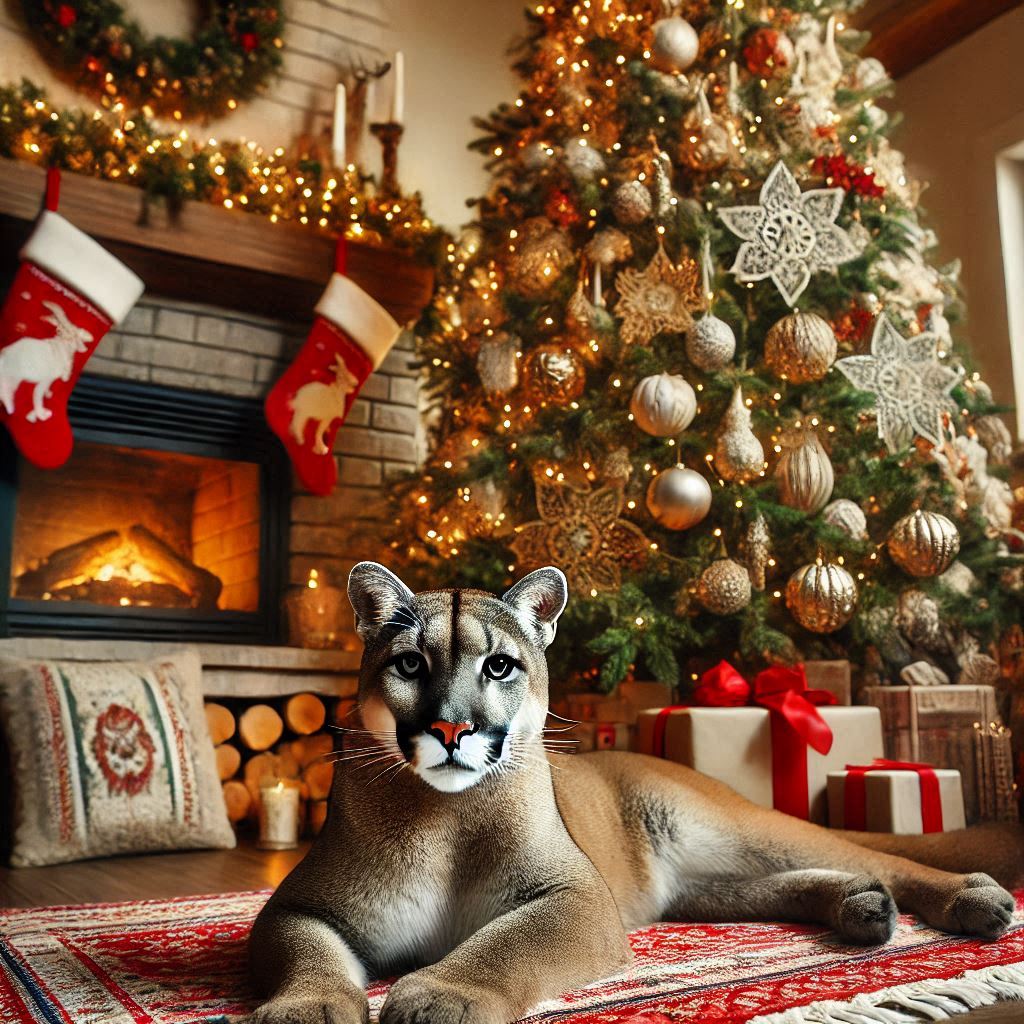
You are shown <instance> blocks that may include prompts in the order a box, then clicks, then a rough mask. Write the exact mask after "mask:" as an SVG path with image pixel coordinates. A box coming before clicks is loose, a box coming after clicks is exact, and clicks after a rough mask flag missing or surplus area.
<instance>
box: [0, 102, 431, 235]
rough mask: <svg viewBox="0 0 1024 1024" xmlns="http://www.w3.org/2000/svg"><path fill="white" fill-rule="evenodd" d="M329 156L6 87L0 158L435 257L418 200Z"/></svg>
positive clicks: (1, 104) (0, 125)
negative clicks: (171, 126)
mask: <svg viewBox="0 0 1024 1024" xmlns="http://www.w3.org/2000/svg"><path fill="white" fill-rule="evenodd" d="M326 148H329V147H317V146H315V145H314V146H312V147H310V151H308V152H302V151H300V152H298V153H295V152H286V151H285V150H284V149H283V148H277V149H274V150H272V151H268V150H264V149H263V148H262V147H260V146H258V145H256V143H254V142H241V141H226V140H218V139H213V138H209V137H205V136H199V137H196V136H194V135H193V134H191V133H190V132H189V130H188V129H187V128H181V129H179V130H177V131H170V132H168V131H162V130H160V129H159V128H158V127H156V126H155V125H154V124H153V123H152V122H151V121H150V120H149V119H147V118H146V117H144V116H143V115H141V114H129V112H128V111H126V110H125V109H124V107H123V106H121V105H120V104H118V105H116V106H115V108H114V109H113V110H111V111H109V112H102V111H98V110H97V111H94V112H93V113H91V114H90V113H86V112H85V111H82V110H78V109H61V108H57V107H54V106H52V105H51V104H50V103H49V101H48V100H47V98H46V94H45V92H44V91H43V90H41V89H39V88H38V87H36V86H34V85H32V84H31V83H30V82H22V84H21V85H20V86H6V87H0V156H4V157H11V158H14V159H20V160H28V161H31V162H32V163H36V164H39V165H41V166H48V165H54V166H57V167H61V168H64V169H67V170H70V171H75V172H77V173H80V174H87V175H90V176H92V177H97V178H105V179H107V180H110V181H119V182H126V183H130V184H133V185H136V186H138V187H139V188H141V189H143V190H145V192H146V193H147V194H148V195H150V196H152V197H153V198H154V199H159V200H163V201H165V202H167V203H169V204H170V205H172V206H174V205H176V204H180V203H183V202H185V201H186V200H196V201H199V202H207V203H212V204H215V205H220V206H223V207H225V208H226V209H237V210H244V211H247V212H249V213H254V214H258V215H261V216H264V217H266V218H267V219H268V220H269V221H270V222H272V223H276V222H278V221H292V222H295V223H298V224H302V225H308V226H309V227H310V228H311V229H313V230H318V231H322V232H325V233H329V234H332V235H336V234H338V233H339V232H344V233H345V234H346V235H347V236H348V237H350V238H357V239H359V240H360V241H365V242H367V243H369V244H387V245H391V246H395V247H398V248H402V249H406V250H409V251H412V252H414V253H417V254H419V255H433V253H434V252H435V250H436V249H437V247H438V244H439V239H440V237H441V234H440V232H439V230H438V228H437V227H436V226H435V225H434V224H433V223H432V222H431V221H430V219H429V218H428V217H427V216H426V215H425V214H424V212H423V207H422V203H421V200H420V197H419V195H418V194H413V195H410V196H404V195H403V196H397V197H395V196H383V195H379V194H377V192H376V191H375V188H374V184H373V180H372V179H371V178H369V177H367V176H366V175H364V174H362V173H361V172H360V171H359V169H358V168H357V167H356V166H355V165H353V164H349V165H348V166H346V167H344V168H335V167H333V166H331V163H330V161H329V160H328V159H326V158H325V156H324V154H323V153H322V152H321V150H323V149H326Z"/></svg>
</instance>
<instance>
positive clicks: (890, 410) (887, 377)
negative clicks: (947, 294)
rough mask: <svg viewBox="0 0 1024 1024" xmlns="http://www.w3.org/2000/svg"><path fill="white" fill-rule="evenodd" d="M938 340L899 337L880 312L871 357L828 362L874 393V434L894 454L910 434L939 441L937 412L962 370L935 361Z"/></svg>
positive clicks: (948, 403)
mask: <svg viewBox="0 0 1024 1024" xmlns="http://www.w3.org/2000/svg"><path fill="white" fill-rule="evenodd" d="M938 345H939V339H938V337H937V336H936V335H934V334H930V333H928V332H923V333H921V334H917V335H914V336H913V337H911V338H904V337H903V336H902V335H901V334H900V333H899V331H897V330H896V328H895V327H893V325H892V324H891V323H890V322H889V319H888V317H886V316H885V315H884V314H882V315H881V316H879V317H878V319H877V320H876V321H875V329H874V333H873V334H872V335H871V355H863V356H847V357H846V358H845V359H839V360H837V361H836V363H835V364H834V365H835V367H836V369H837V370H839V372H840V373H842V374H843V376H844V377H846V379H847V380H848V381H849V382H850V383H851V384H852V385H853V386H854V387H855V388H860V389H861V390H862V391H870V392H872V393H873V394H874V396H875V415H876V417H877V419H878V436H879V437H880V438H881V439H882V440H883V441H884V442H885V444H886V447H887V448H888V449H889V451H890V452H893V453H895V452H899V451H902V450H903V449H904V448H906V447H907V445H909V444H910V443H911V441H913V439H914V436H915V435H920V436H921V437H924V438H927V439H928V440H929V441H931V442H932V444H934V445H939V444H941V443H942V416H943V413H946V412H949V411H950V410H951V409H953V408H954V405H953V401H952V399H951V398H950V394H949V393H950V392H951V391H952V390H953V388H954V387H955V385H956V384H957V382H958V381H959V380H960V377H961V375H962V373H963V371H962V370H958V369H955V368H954V367H952V366H946V365H944V364H943V363H940V362H939V358H938Z"/></svg>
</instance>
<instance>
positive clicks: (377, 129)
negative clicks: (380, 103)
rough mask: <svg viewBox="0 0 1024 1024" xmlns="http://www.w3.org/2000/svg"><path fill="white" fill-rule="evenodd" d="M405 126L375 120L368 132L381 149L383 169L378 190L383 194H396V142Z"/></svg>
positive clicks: (393, 122)
mask: <svg viewBox="0 0 1024 1024" xmlns="http://www.w3.org/2000/svg"><path fill="white" fill-rule="evenodd" d="M404 131H405V128H404V127H403V126H402V125H400V124H399V123H398V122H397V121H375V122H374V123H373V124H371V125H370V133H371V134H372V135H373V136H374V138H376V139H377V140H378V141H379V142H380V145H381V150H382V151H383V156H382V163H383V171H382V172H381V176H380V191H381V194H382V195H385V196H397V195H398V194H399V191H398V143H399V142H401V140H402V133H403V132H404Z"/></svg>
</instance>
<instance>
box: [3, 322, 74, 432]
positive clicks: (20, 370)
mask: <svg viewBox="0 0 1024 1024" xmlns="http://www.w3.org/2000/svg"><path fill="white" fill-rule="evenodd" d="M43 305H44V306H45V307H46V308H47V309H48V310H49V311H50V313H51V314H52V315H51V316H44V317H42V320H43V322H44V323H48V324H53V326H54V327H56V328H57V333H56V334H55V335H54V336H53V337H52V338H19V339H18V340H17V341H15V342H12V343H11V344H10V345H8V346H7V348H5V349H2V350H0V404H2V405H3V407H4V409H5V410H6V412H7V415H8V416H11V415H13V414H14V396H15V393H16V392H17V390H18V388H19V387H20V386H21V385H22V384H25V383H30V384H34V385H35V387H34V388H33V389H32V408H31V409H30V410H29V412H28V414H27V415H26V417H25V419H27V420H28V422H29V423H35V422H37V421H42V420H48V419H49V418H50V417H51V416H52V415H53V410H52V409H47V408H46V406H45V405H44V404H43V403H44V402H45V401H46V399H47V398H49V397H50V390H51V388H52V387H53V385H54V382H55V381H58V380H70V379H71V371H72V370H73V369H74V365H75V356H76V355H78V353H79V352H85V351H86V349H88V347H89V344H90V342H92V340H93V336H92V334H90V333H89V332H88V331H87V330H85V328H84V327H76V326H75V325H74V324H73V323H72V322H71V321H70V320H69V319H68V318H67V314H66V313H65V312H64V310H63V309H61V308H60V306H58V305H57V303H56V302H43Z"/></svg>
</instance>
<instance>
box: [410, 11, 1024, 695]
mask: <svg viewBox="0 0 1024 1024" xmlns="http://www.w3.org/2000/svg"><path fill="white" fill-rule="evenodd" d="M849 6H850V5H849V4H844V3H830V2H829V0H788V2H780V3H776V4H773V5H771V6H762V5H760V4H757V3H749V2H744V0H689V2H686V3H683V4H682V5H681V6H671V7H666V6H665V5H664V4H662V3H661V2H660V0H630V2H626V0H580V2H578V3H568V2H559V3H541V4H537V5H535V6H531V7H530V8H529V9H528V10H527V20H528V24H529V32H528V36H527V38H526V39H525V40H524V41H523V43H522V45H521V47H520V49H519V52H518V59H517V63H516V69H517V71H518V73H519V74H520V76H521V78H522V89H521V91H520V93H519V96H518V98H517V99H515V101H514V103H511V104H508V105H503V106H501V107H500V108H499V109H498V110H497V111H495V112H494V113H493V114H491V115H490V117H488V118H487V119H486V120H485V121H482V122H481V128H482V130H483V131H484V133H485V134H484V137H483V138H482V139H481V140H480V142H479V143H478V147H479V149H480V150H481V151H482V152H484V153H485V154H487V157H488V160H489V167H490V168H491V170H492V171H493V184H492V187H491V189H490V191H489V193H488V194H487V195H486V196H485V197H483V198H481V199H479V200H478V201H476V203H475V207H476V212H477V219H476V221H475V222H474V223H473V224H472V225H470V226H469V227H468V228H467V229H466V230H465V231H464V233H463V234H462V236H461V237H460V238H459V239H458V241H457V242H453V243H452V244H451V245H450V246H449V251H448V254H447V267H446V275H445V277H444V279H443V280H442V283H441V286H440V287H439V290H438V293H437V295H436V300H435V302H434V304H433V306H432V308H431V309H430V310H429V312H428V314H427V316H426V317H425V318H424V321H423V322H422V323H421V325H420V328H421V329H420V335H421V338H420V340H421V351H422V354H423V356H424V362H425V365H426V368H427V372H428V374H429V384H430V394H431V396H432V400H433V405H434V421H433V429H434V441H435V443H434V445H433V448H432V454H431V456H430V458H429V460H428V464H427V466H426V467H425V469H424V471H423V473H422V474H421V475H420V476H419V477H418V478H417V479H416V480H415V481H413V482H411V483H410V484H409V485H408V487H407V488H406V489H404V490H403V491H402V492H401V494H400V497H399V498H398V505H397V518H396V532H395V538H396V539H395V540H394V542H393V547H394V550H395V554H396V559H397V560H400V561H401V560H404V561H406V562H407V563H409V565H410V568H411V569H412V570H413V574H415V570H416V569H418V570H419V574H420V577H421V579H420V582H422V583H424V584H428V585H435V586H436V585H446V584H452V585H456V584H457V585H460V586H480V587H483V588H487V589H492V590H500V589H501V588H503V587H504V586H506V585H507V584H508V583H509V582H510V581H511V580H512V579H514V578H516V577H518V576H520V575H522V574H523V573H525V572H527V571H528V570H530V569H534V568H536V567H538V566H540V565H544V564H555V565H558V566H560V567H561V568H562V569H563V570H564V571H565V573H566V575H567V576H568V579H569V582H570V586H571V593H572V598H571V601H570V604H569V608H568V611H567V613H566V617H565V619H564V620H563V624H562V627H561V629H560V632H559V638H558V640H557V643H556V645H555V647H554V648H553V649H552V659H553V661H554V663H555V664H554V671H555V672H556V673H559V674H560V677H561V678H563V679H569V678H575V679H577V680H578V679H579V678H580V677H581V676H582V677H587V676H589V677H590V678H597V679H599V681H600V685H602V686H604V687H605V688H608V687H611V686H612V685H614V684H615V683H616V682H617V681H619V680H620V679H622V678H623V677H625V676H626V675H627V674H628V673H629V672H630V671H635V672H636V673H637V674H638V675H641V676H645V677H656V678H658V679H660V680H663V681H666V682H669V683H672V684H677V683H680V682H681V683H682V684H683V689H684V690H685V688H686V686H687V685H688V683H689V681H690V679H691V678H696V676H697V674H698V673H700V672H701V671H702V670H703V669H704V668H706V667H707V666H708V665H709V664H712V663H714V662H717V661H718V660H719V659H721V658H726V659H729V660H730V661H733V662H735V663H736V664H738V665H740V666H741V667H743V668H750V669H757V668H760V667H762V666H763V665H765V664H766V663H772V662H793V661H797V660H800V659H809V658H821V657H826V658H827V657H844V658H846V657H848V658H850V659H851V661H852V662H853V663H854V665H855V666H856V667H857V668H858V669H860V670H862V672H863V674H864V677H865V678H866V679H869V680H870V679H876V680H877V679H879V678H881V679H884V680H892V681H897V680H898V678H899V674H900V672H901V671H902V670H904V669H906V668H907V667H908V666H914V668H913V671H915V672H917V673H918V675H919V676H921V674H922V673H923V675H924V676H926V677H927V678H918V679H917V680H916V681H930V682H937V681H941V680H942V679H943V678H944V677H947V678H948V679H949V680H950V681H953V682H957V681H961V682H967V681H972V682H990V681H992V679H993V678H994V677H995V676H996V675H997V674H998V667H997V664H996V662H995V661H994V660H993V658H992V653H993V651H994V647H993V645H994V644H995V642H996V641H997V640H998V638H999V636H1000V635H1001V633H1002V631H1003V630H1005V629H1006V627H1007V626H1008V625H1009V624H1010V623H1012V622H1013V621H1014V620H1015V619H1016V618H1017V617H1018V612H1019V607H1020V583H1019V573H1020V569H1019V567H1018V562H1017V560H1016V558H1015V556H1014V555H1013V553H1012V551H1011V550H1010V544H1011V543H1012V530H1011V528H1010V502H1011V494H1010V490H1009V487H1008V485H1007V483H1006V482H1005V472H1006V471H1005V468H1004V467H1005V464H1006V461H1007V458H1008V455H1009V451H1010V437H1009V434H1008V432H1007V430H1006V427H1005V426H1004V424H1003V422H1002V421H1001V420H1000V418H999V416H998V413H999V411H1000V410H998V409H996V408H995V407H994V405H993V403H992V399H991V393H990V391H989V389H988V388H987V387H986V386H985V384H984V382H983V381H982V380H981V379H980V377H979V375H978V373H977V372H974V370H973V368H972V366H971V363H970V359H969V356H968V354H967V352H966V350H965V348H964V347H963V345H962V342H961V335H962V331H961V327H960V322H961V320H962V312H963V311H962V308H961V302H960V299H959V297H958V284H957V267H956V266H949V267H936V266H934V265H933V264H932V263H930V262H929V251H930V250H931V249H932V247H933V246H934V241H935V239H934V236H933V235H932V234H931V232H929V231H928V230H927V229H926V228H925V227H923V226H922V224H921V220H920V218H919V212H918V198H919V192H920V187H919V186H918V185H917V184H916V183H914V182H913V181H911V180H910V179H909V178H908V176H907V174H906V172H905V170H904V165H903V159H902V157H901V155H900V153H899V152H898V151H897V150H896V149H894V148H893V147H892V146H891V145H890V143H889V141H888V139H887V132H888V129H889V127H890V125H891V121H890V117H889V115H888V114H887V113H886V111H885V110H884V109H883V108H882V107H881V106H879V105H878V100H879V99H880V98H882V97H884V96H886V95H887V94H888V93H889V91H890V87H891V83H890V81H889V80H888V78H887V76H886V74H885V71H884V69H883V68H882V66H881V65H880V64H879V63H878V62H877V61H876V60H874V59H870V58H867V59H865V58H862V57H860V56H858V51H859V50H860V49H861V47H862V46H863V44H864V43H865V41H866V40H865V39H864V38H863V36H862V35H861V34H860V33H857V32H855V31H853V30H852V29H851V28H849V27H848V26H846V25H845V24H844V18H845V17H846V16H847V14H848V11H849ZM556 678H557V676H556Z"/></svg>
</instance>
